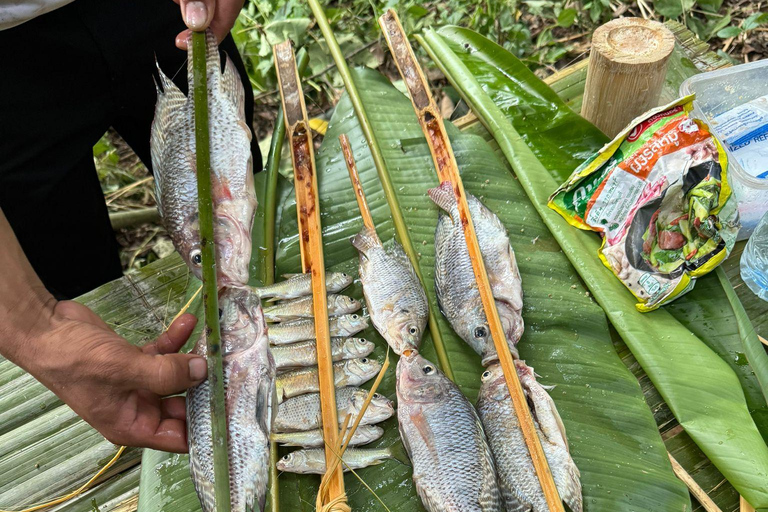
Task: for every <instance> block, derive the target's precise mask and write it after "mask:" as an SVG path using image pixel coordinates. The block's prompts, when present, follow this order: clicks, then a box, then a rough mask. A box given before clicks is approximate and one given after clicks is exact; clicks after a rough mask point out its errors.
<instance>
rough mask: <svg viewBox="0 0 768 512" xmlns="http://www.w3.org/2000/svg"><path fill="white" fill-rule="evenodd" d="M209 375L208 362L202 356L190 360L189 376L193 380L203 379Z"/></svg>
mask: <svg viewBox="0 0 768 512" xmlns="http://www.w3.org/2000/svg"><path fill="white" fill-rule="evenodd" d="M206 375H208V363H207V361H206V360H205V359H203V358H202V357H196V358H194V359H190V360H189V378H190V379H192V380H203V379H204V378H205V376H206Z"/></svg>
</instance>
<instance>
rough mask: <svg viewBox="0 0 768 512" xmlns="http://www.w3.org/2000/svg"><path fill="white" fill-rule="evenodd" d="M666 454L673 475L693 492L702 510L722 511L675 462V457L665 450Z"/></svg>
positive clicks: (710, 511)
mask: <svg viewBox="0 0 768 512" xmlns="http://www.w3.org/2000/svg"><path fill="white" fill-rule="evenodd" d="M667 455H668V456H669V462H671V463H672V470H673V471H674V472H675V476H677V478H679V479H680V480H682V482H683V483H684V484H685V486H686V487H688V491H690V493H691V494H693V497H694V498H696V501H698V502H699V503H700V504H701V506H702V507H704V510H706V511H707V512H722V510H720V507H718V506H717V504H715V502H714V501H712V498H710V497H709V495H707V493H706V492H705V491H704V489H702V488H701V487H700V486H699V484H697V483H696V480H694V479H693V477H692V476H691V475H690V474H689V473H688V472H687V471H686V470H685V468H683V466H681V465H680V463H679V462H677V459H675V458H674V457H673V456H672V454H671V453H669V452H667Z"/></svg>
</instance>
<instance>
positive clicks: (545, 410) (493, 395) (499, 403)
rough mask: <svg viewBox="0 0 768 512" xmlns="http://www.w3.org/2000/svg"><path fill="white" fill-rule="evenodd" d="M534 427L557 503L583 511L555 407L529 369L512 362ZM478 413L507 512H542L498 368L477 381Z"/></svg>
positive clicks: (541, 499) (540, 496) (539, 494)
mask: <svg viewBox="0 0 768 512" xmlns="http://www.w3.org/2000/svg"><path fill="white" fill-rule="evenodd" d="M515 366H516V369H517V372H518V375H519V376H520V383H521V385H522V386H523V390H524V391H525V394H526V396H527V397H528V401H529V403H530V404H531V405H532V407H531V410H532V412H533V413H534V414H533V416H534V424H535V426H536V431H537V433H538V436H539V440H540V441H541V446H542V448H543V450H544V455H545V456H546V458H547V462H548V463H549V467H550V470H551V471H552V477H553V478H554V480H555V486H556V487H557V492H558V493H559V494H560V498H561V499H562V500H563V501H564V502H565V503H566V504H567V505H568V507H569V508H570V510H572V511H573V512H581V511H582V510H583V501H582V495H581V482H580V480H579V478H580V476H579V469H578V468H577V467H576V464H575V463H574V462H573V459H572V458H571V454H570V453H569V451H568V444H567V442H566V441H565V428H564V427H563V424H562V421H560V416H559V415H558V414H557V409H556V408H555V407H554V402H553V401H552V398H550V397H549V394H548V393H547V392H546V390H545V389H544V387H543V386H541V384H539V383H538V382H536V378H535V377H534V373H533V369H532V368H530V367H529V366H527V365H526V364H525V363H524V362H523V361H520V360H516V361H515ZM477 410H478V413H479V414H480V418H481V420H482V422H483V426H484V428H485V433H486V435H487V436H488V442H489V444H490V446H491V450H492V451H493V455H494V458H495V460H496V467H497V471H498V475H499V487H500V488H501V493H502V495H503V497H504V503H505V505H506V510H507V511H520V512H523V511H530V512H547V511H548V510H549V508H548V507H547V502H546V499H545V498H544V493H543V491H542V490H541V485H540V484H539V480H538V478H537V477H536V471H535V470H534V467H533V461H532V460H531V457H530V455H529V453H528V449H527V448H526V444H525V439H524V438H523V431H522V429H521V428H520V423H519V420H518V418H517V415H516V414H515V410H514V406H513V405H512V399H511V398H510V396H509V388H508V387H507V383H506V381H505V380H504V373H503V372H502V370H501V367H500V366H499V365H498V364H493V365H491V366H489V367H488V368H487V369H486V370H485V372H483V376H482V385H481V387H480V394H479V396H478V400H477Z"/></svg>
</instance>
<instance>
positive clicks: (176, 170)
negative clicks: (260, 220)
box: [150, 30, 256, 287]
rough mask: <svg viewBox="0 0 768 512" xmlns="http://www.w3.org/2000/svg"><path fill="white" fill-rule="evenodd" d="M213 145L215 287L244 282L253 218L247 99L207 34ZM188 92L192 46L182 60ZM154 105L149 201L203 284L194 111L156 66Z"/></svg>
mask: <svg viewBox="0 0 768 512" xmlns="http://www.w3.org/2000/svg"><path fill="white" fill-rule="evenodd" d="M206 60H207V66H208V98H209V116H210V123H209V125H210V138H211V151H210V157H211V195H212V198H213V205H214V212H213V215H214V221H213V223H214V242H215V244H216V259H217V261H216V268H217V269H218V283H219V286H220V287H224V286H229V285H244V284H245V283H247V282H248V265H249V262H250V260H251V225H252V223H253V216H254V214H255V212H256V193H255V189H254V186H253V169H252V167H253V162H252V155H251V131H250V130H249V129H248V125H247V124H246V122H245V108H244V105H245V93H244V91H243V85H242V82H241V80H240V76H239V75H238V73H237V70H236V69H235V66H234V65H233V64H232V61H231V60H230V59H229V57H227V58H226V66H225V68H224V73H223V74H222V72H221V62H220V60H219V51H218V47H217V45H216V40H215V37H214V36H213V34H212V33H211V31H210V30H208V31H207V32H206ZM187 62H188V64H187V79H188V81H189V90H190V91H191V90H192V89H193V83H192V82H193V73H192V44H191V43H190V44H189V54H188V59H187ZM158 72H159V75H160V84H159V85H157V87H156V88H157V104H156V106H155V118H154V120H153V122H152V131H151V140H150V149H151V153H152V167H153V169H154V175H155V191H156V193H155V196H156V198H157V207H158V210H159V211H160V216H161V217H162V219H163V224H164V225H165V227H166V229H167V230H168V234H169V235H170V237H171V240H172V241H173V245H174V247H176V250H177V251H178V252H179V254H181V257H182V258H183V259H184V261H185V262H186V264H187V266H188V267H189V268H190V270H191V271H192V273H193V274H195V276H197V277H198V279H200V278H201V275H202V256H201V252H200V232H199V221H198V204H197V176H196V164H195V154H196V153H195V131H194V130H195V104H194V100H193V98H192V96H191V95H190V97H189V98H188V97H187V96H184V93H182V92H181V90H179V88H178V87H176V85H175V84H174V83H173V82H172V81H171V79H170V78H168V77H167V76H166V75H165V74H164V73H163V72H162V70H160V69H159V67H158Z"/></svg>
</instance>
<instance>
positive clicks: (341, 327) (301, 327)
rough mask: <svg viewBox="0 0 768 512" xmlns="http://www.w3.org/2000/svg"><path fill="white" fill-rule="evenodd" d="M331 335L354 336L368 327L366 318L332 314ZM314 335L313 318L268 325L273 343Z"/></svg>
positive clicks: (281, 343)
mask: <svg viewBox="0 0 768 512" xmlns="http://www.w3.org/2000/svg"><path fill="white" fill-rule="evenodd" d="M328 327H329V328H330V330H331V336H333V337H341V338H345V337H347V336H354V335H355V334H357V333H359V332H360V331H362V330H363V329H366V328H367V327H368V320H367V319H366V318H365V317H364V316H360V315H358V314H356V313H353V314H351V315H341V316H334V317H331V318H329V319H328ZM314 337H315V320H314V319H312V318H307V319H304V320H294V321H293V322H285V323H279V324H274V325H272V326H270V327H269V342H270V343H272V344H273V345H285V344H288V343H295V342H297V341H306V340H311V339H314Z"/></svg>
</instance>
